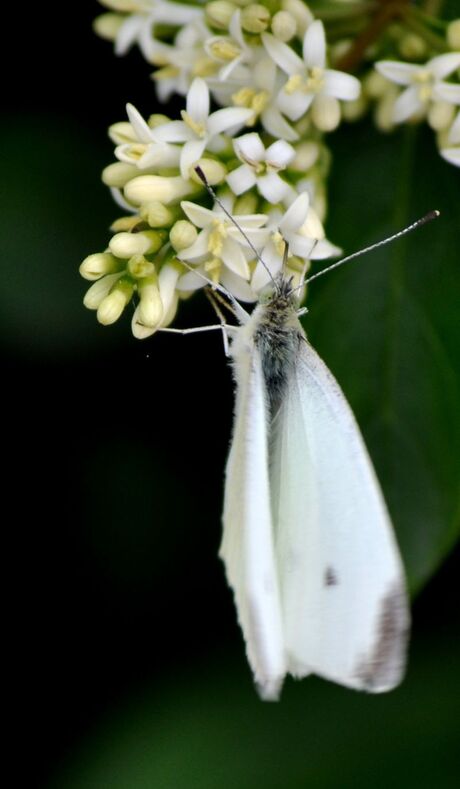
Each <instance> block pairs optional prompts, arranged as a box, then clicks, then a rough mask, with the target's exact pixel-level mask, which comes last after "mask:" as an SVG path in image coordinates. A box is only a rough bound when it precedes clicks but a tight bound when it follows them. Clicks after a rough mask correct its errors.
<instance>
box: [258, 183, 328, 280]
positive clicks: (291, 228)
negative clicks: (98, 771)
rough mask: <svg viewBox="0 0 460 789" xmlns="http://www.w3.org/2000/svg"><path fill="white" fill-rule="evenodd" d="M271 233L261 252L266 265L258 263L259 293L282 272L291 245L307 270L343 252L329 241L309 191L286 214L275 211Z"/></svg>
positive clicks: (271, 221)
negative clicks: (309, 264) (313, 264)
mask: <svg viewBox="0 0 460 789" xmlns="http://www.w3.org/2000/svg"><path fill="white" fill-rule="evenodd" d="M267 230H268V231H269V233H270V236H269V239H268V241H267V243H266V245H265V246H264V247H263V249H262V252H261V253H260V257H261V258H262V260H263V262H264V264H265V265H262V263H261V262H260V261H258V263H257V265H256V268H255V270H254V274H253V276H252V280H251V285H252V289H253V290H254V291H256V292H257V291H260V290H261V289H262V288H263V287H265V285H266V284H267V283H268V282H269V281H270V275H271V276H272V277H273V278H274V277H276V275H277V274H278V273H279V272H280V271H281V267H282V264H283V257H284V248H285V244H288V246H289V255H293V256H295V257H299V258H302V259H303V260H304V261H305V267H306V268H307V266H308V262H309V261H310V260H323V259H324V258H327V257H333V256H336V255H339V254H340V251H341V250H340V249H339V248H338V247H336V246H334V245H333V244H331V243H330V241H327V239H326V238H325V233H324V229H323V226H322V224H321V222H320V220H319V217H318V216H317V214H316V212H315V211H314V209H313V208H312V207H311V205H310V198H309V196H308V194H307V193H306V192H303V193H302V194H300V195H298V196H297V197H296V199H295V200H294V202H293V203H292V204H291V205H290V207H289V208H288V210H287V211H286V212H285V214H284V215H282V214H281V213H280V212H279V211H277V210H275V211H274V212H273V213H272V215H271V218H270V223H269V226H268V228H267ZM267 269H268V271H267Z"/></svg>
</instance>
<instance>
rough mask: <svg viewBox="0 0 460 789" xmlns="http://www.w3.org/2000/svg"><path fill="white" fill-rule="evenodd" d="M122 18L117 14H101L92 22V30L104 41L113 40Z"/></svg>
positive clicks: (122, 20)
mask: <svg viewBox="0 0 460 789" xmlns="http://www.w3.org/2000/svg"><path fill="white" fill-rule="evenodd" d="M123 22H124V19H123V17H122V16H120V15H119V14H101V15H100V16H97V17H96V19H95V20H94V22H93V30H94V32H95V33H96V34H97V35H98V36H100V38H104V39H105V40H106V41H115V39H116V37H117V33H118V31H119V29H120V27H121V26H122V24H123Z"/></svg>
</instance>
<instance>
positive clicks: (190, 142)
mask: <svg viewBox="0 0 460 789" xmlns="http://www.w3.org/2000/svg"><path fill="white" fill-rule="evenodd" d="M209 105H210V100H209V89H208V86H207V85H206V83H205V82H204V80H202V79H201V78H200V77H196V79H194V80H193V82H192V84H191V86H190V89H189V92H188V94H187V103H186V107H187V109H186V110H182V112H181V115H182V120H181V121H171V122H170V123H164V124H162V125H161V126H158V127H157V128H156V129H155V137H156V139H157V140H159V141H163V142H168V143H177V142H178V143H184V145H183V148H182V151H181V155H180V171H181V175H182V178H185V179H187V178H189V176H190V169H191V167H193V165H194V164H196V162H198V160H199V159H200V158H201V156H202V154H203V152H204V150H205V149H206V148H208V149H209V150H214V151H215V150H217V149H218V148H219V147H222V144H223V143H222V140H221V138H220V135H221V134H222V132H226V133H227V134H231V133H232V132H233V131H234V130H235V129H236V128H238V127H241V126H242V125H244V123H245V122H246V121H247V120H248V119H249V118H250V117H251V114H252V113H251V110H248V109H246V108H243V107H226V108H224V109H221V110H216V112H213V113H211V114H209V109H210V106H209Z"/></svg>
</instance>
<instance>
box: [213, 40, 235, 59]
mask: <svg viewBox="0 0 460 789" xmlns="http://www.w3.org/2000/svg"><path fill="white" fill-rule="evenodd" d="M209 52H210V54H211V55H213V57H215V58H216V59H217V60H224V61H225V60H228V61H230V60H235V58H237V57H238V56H239V55H240V54H241V50H240V48H239V46H238V45H237V44H234V43H233V41H230V39H229V38H216V39H214V41H211V43H210V44H209Z"/></svg>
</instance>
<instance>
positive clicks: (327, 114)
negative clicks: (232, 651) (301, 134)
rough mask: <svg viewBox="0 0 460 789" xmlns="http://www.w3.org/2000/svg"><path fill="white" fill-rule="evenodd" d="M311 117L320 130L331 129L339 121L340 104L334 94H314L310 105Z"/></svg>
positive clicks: (327, 130)
mask: <svg viewBox="0 0 460 789" xmlns="http://www.w3.org/2000/svg"><path fill="white" fill-rule="evenodd" d="M311 117H312V120H313V123H314V124H315V126H316V127H317V128H318V129H320V130H321V131H324V132H330V131H333V130H334V129H336V128H337V126H338V125H339V123H340V104H339V102H338V101H337V99H336V98H334V96H321V95H320V96H316V98H315V100H314V102H313V104H312V107H311Z"/></svg>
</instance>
